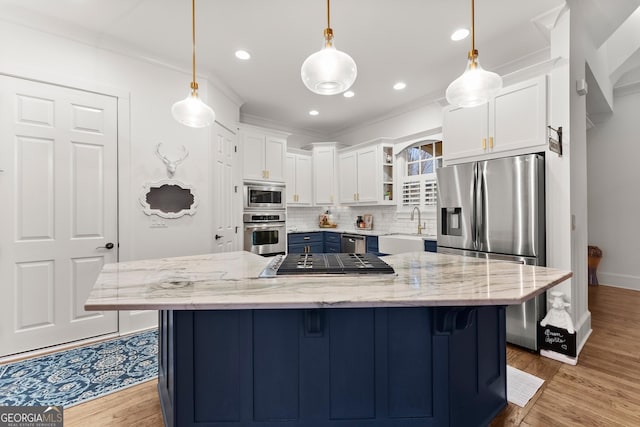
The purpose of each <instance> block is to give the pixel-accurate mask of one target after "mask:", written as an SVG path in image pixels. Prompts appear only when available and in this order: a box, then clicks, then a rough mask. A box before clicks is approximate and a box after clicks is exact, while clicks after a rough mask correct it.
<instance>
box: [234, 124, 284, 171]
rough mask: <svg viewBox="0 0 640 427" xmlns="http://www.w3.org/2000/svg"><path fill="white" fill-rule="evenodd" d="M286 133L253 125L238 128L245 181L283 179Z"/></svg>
mask: <svg viewBox="0 0 640 427" xmlns="http://www.w3.org/2000/svg"><path fill="white" fill-rule="evenodd" d="M287 136H288V135H287V134H284V133H278V132H276V131H272V130H269V129H261V128H257V127H254V126H243V127H242V128H241V129H240V141H241V145H242V152H243V159H244V161H243V178H244V179H245V180H247V181H274V182H284V181H285V153H286V151H287Z"/></svg>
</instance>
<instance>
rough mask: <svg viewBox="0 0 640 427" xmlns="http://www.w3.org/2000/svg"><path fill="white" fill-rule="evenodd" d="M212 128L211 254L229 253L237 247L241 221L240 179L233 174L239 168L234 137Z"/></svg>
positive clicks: (223, 130)
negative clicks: (212, 234) (212, 232)
mask: <svg viewBox="0 0 640 427" xmlns="http://www.w3.org/2000/svg"><path fill="white" fill-rule="evenodd" d="M213 129H214V135H213V142H212V144H213V147H212V149H211V153H212V155H213V174H212V179H213V182H212V184H211V191H212V194H211V201H212V204H213V231H214V236H213V242H214V243H213V252H214V253H220V252H231V251H236V250H238V249H239V248H240V243H239V242H240V239H239V238H238V234H237V233H238V230H240V228H239V226H240V222H241V218H240V215H241V212H240V206H239V201H240V200H241V199H240V197H241V194H240V182H239V181H240V179H239V177H238V174H236V173H235V171H237V169H238V165H237V164H236V163H237V160H236V158H237V152H236V135H235V134H234V133H233V132H231V131H229V130H228V129H225V128H224V127H222V126H220V125H219V124H217V123H216V124H215V125H214V127H213Z"/></svg>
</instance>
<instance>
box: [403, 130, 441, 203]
mask: <svg viewBox="0 0 640 427" xmlns="http://www.w3.org/2000/svg"><path fill="white" fill-rule="evenodd" d="M401 155H402V156H403V158H404V161H405V170H404V174H403V176H402V178H401V183H400V184H401V187H402V198H401V201H400V203H401V205H402V206H406V207H413V206H419V207H435V206H436V204H437V191H438V188H437V187H438V186H437V183H436V169H437V168H439V167H442V141H421V142H419V143H417V144H414V145H412V146H410V147H407V148H406V149H405V150H404V151H403V152H402V153H401Z"/></svg>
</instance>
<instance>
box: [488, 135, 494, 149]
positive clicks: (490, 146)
mask: <svg viewBox="0 0 640 427" xmlns="http://www.w3.org/2000/svg"><path fill="white" fill-rule="evenodd" d="M489 148H493V137H492V136H490V137H489Z"/></svg>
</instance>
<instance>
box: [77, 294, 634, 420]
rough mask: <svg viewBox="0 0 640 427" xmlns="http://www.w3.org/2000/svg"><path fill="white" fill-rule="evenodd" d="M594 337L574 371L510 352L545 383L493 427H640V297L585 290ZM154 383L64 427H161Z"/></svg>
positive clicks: (516, 363)
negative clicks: (522, 405)
mask: <svg viewBox="0 0 640 427" xmlns="http://www.w3.org/2000/svg"><path fill="white" fill-rule="evenodd" d="M589 310H590V311H591V314H592V322H591V323H592V328H593V333H592V334H591V337H590V338H589V339H588V340H587V343H586V345H585V347H584V349H583V350H582V352H581V353H580V356H579V359H578V364H577V365H576V366H571V365H567V364H564V363H561V362H558V361H555V360H551V359H547V358H545V357H541V356H538V355H536V354H533V353H530V352H527V351H525V350H521V349H518V348H515V347H509V348H508V349H507V363H508V364H509V365H511V366H513V367H515V368H518V369H521V370H523V371H526V372H529V373H531V374H533V375H536V376H538V377H540V378H542V379H544V380H545V383H544V384H543V385H542V387H541V388H540V390H538V392H537V393H536V395H535V396H534V397H533V398H532V399H531V400H530V401H529V403H528V404H527V406H526V407H524V408H520V407H519V406H516V405H513V404H509V405H508V406H507V407H506V408H505V409H504V410H503V411H502V412H501V413H500V414H499V415H498V416H497V417H496V418H495V419H494V420H493V422H492V423H491V426H492V427H499V426H521V427H534V426H535V427H549V426H554V427H555V426H558V427H563V426H606V427H609V426H621V427H622V426H624V427H632V426H640V292H637V291H630V290H626V289H620V288H614V287H610V286H590V287H589ZM156 384H157V382H156V381H155V380H154V381H148V382H146V383H143V384H141V385H138V386H135V387H132V388H129V389H126V390H123V391H121V392H118V393H113V394H111V395H108V396H106V397H103V398H100V399H96V400H93V401H89V402H87V403H84V404H81V405H78V406H74V407H71V408H68V409H65V411H64V418H65V427H73V426H87V425H91V426H114V427H115V426H149V427H151V426H161V425H162V424H163V421H162V414H161V411H160V403H159V400H158V393H157V390H156Z"/></svg>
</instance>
